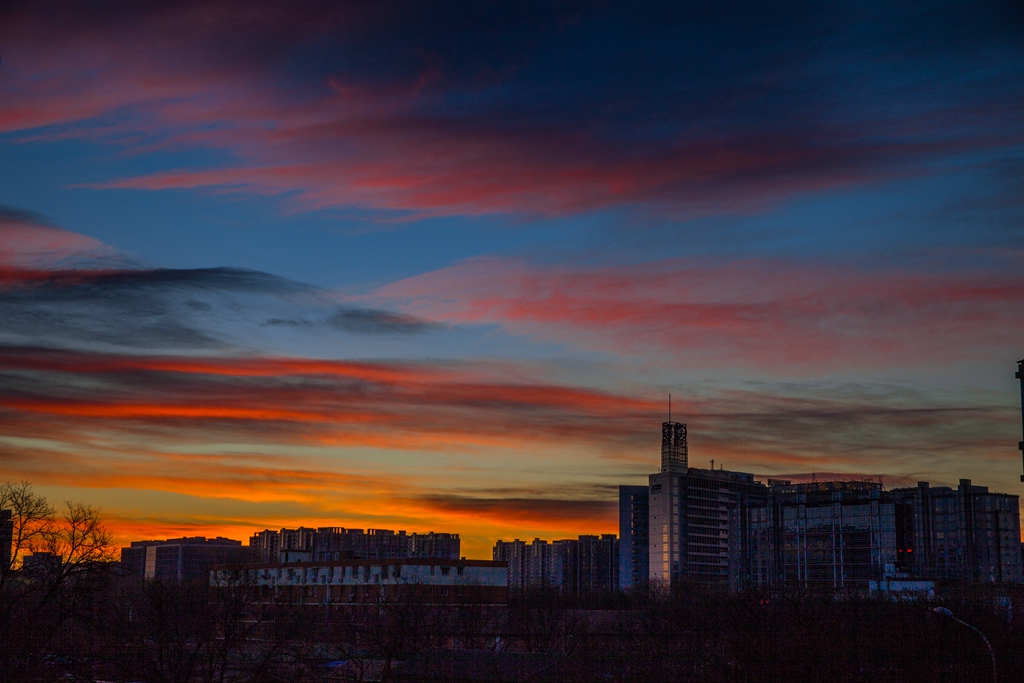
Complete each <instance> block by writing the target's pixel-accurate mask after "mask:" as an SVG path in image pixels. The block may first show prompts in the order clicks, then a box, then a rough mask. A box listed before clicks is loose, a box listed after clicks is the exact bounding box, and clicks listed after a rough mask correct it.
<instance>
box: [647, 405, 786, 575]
mask: <svg viewBox="0 0 1024 683" xmlns="http://www.w3.org/2000/svg"><path fill="white" fill-rule="evenodd" d="M661 435H662V438H661V472H659V473H658V474H652V475H651V476H650V489H649V522H648V533H649V560H648V561H649V563H650V564H649V576H650V579H651V580H652V581H654V582H656V583H662V584H666V585H671V584H674V583H678V582H680V581H687V582H689V581H694V582H700V583H713V584H722V585H728V586H732V587H733V588H737V587H741V586H742V585H744V584H745V583H746V582H747V581H748V580H749V575H750V553H749V552H748V550H747V547H746V544H747V542H748V539H749V533H748V529H749V524H750V508H751V507H752V506H754V505H763V504H764V503H765V501H766V500H767V492H768V490H767V488H766V487H765V486H764V484H761V483H759V482H756V481H754V475H752V474H747V473H745V472H731V471H728V470H723V469H718V470H715V469H707V470H705V469H699V468H695V467H689V466H688V447H687V443H686V425H683V424H679V423H677V422H666V423H664V424H663V425H662V427H661Z"/></svg>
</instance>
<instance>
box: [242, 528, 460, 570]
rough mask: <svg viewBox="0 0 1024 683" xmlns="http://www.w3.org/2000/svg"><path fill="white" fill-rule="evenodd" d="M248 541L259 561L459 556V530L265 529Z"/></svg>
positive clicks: (452, 558) (453, 558)
mask: <svg viewBox="0 0 1024 683" xmlns="http://www.w3.org/2000/svg"><path fill="white" fill-rule="evenodd" d="M249 545H250V546H252V547H253V548H254V549H255V552H256V554H257V557H258V558H259V561H260V562H266V563H273V562H294V561H315V562H323V561H337V560H352V559H357V560H361V559H366V560H378V559H393V558H404V557H420V558H441V559H451V560H457V559H459V556H460V555H459V553H460V550H461V541H460V540H459V535H458V534H448V533H437V532H433V531H431V532H428V533H424V534H421V533H413V534H407V533H406V532H405V531H397V532H396V531H392V530H390V529H367V530H365V531H364V530H363V529H346V528H344V527H319V528H317V529H311V528H306V527H299V528H298V529H281V530H280V531H274V530H272V529H265V530H264V531H260V532H258V533H256V534H253V536H252V538H250V539H249Z"/></svg>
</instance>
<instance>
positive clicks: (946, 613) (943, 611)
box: [934, 607, 999, 683]
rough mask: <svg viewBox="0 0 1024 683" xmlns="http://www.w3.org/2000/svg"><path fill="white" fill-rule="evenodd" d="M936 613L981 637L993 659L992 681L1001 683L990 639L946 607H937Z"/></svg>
mask: <svg viewBox="0 0 1024 683" xmlns="http://www.w3.org/2000/svg"><path fill="white" fill-rule="evenodd" d="M934 612H935V613H936V614H941V615H942V616H944V617H949V618H950V619H952V620H953V621H956V622H959V623H961V624H963V625H964V626H966V627H967V628H969V629H971V630H972V631H974V632H975V633H977V634H978V635H979V636H981V639H982V640H984V641H985V647H987V648H988V656H989V657H991V658H992V681H993V683H999V674H998V673H996V651H995V650H993V649H992V643H990V642H988V638H986V637H985V634H984V633H982V632H981V631H979V630H978V629H977V628H975V627H974V626H971V625H970V624H968V623H967V622H966V621H964V620H963V619H957V618H956V616H955V615H954V614H953V613H952V612H950V611H949V610H948V609H946V608H945V607H936V608H935V610H934Z"/></svg>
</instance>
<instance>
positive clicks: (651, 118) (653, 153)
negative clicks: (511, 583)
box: [0, 1, 1024, 558]
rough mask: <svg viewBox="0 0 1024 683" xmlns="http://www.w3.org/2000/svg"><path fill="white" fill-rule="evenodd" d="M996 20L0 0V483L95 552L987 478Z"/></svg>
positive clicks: (998, 279) (589, 522)
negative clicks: (98, 525)
mask: <svg viewBox="0 0 1024 683" xmlns="http://www.w3.org/2000/svg"><path fill="white" fill-rule="evenodd" d="M1022 37H1024V16H1022V14H1021V11H1020V9H1019V8H1016V7H1012V6H1011V5H1010V4H1009V3H1000V2H982V3H950V4H949V5H948V6H946V7H945V8H944V9H943V11H936V10H934V9H932V8H927V7H893V6H891V3H874V4H871V3H869V4H866V5H865V4H863V3H861V4H857V5H856V6H848V7H840V6H831V7H821V6H819V4H818V3H787V4H785V5H783V4H776V3H764V4H752V5H749V6H748V5H744V4H736V5H731V4H725V5H723V4H720V3H682V4H675V3H673V4H671V5H662V4H660V3H643V4H641V5H640V6H632V7H628V8H626V7H617V6H614V5H603V4H599V3H598V4H595V3H561V4H557V5H550V6H548V5H526V6H524V5H521V4H518V3H495V4H491V5H487V6H483V7H481V6H477V5H475V4H468V3H467V4H460V3H448V4H439V5H435V6H426V5H421V4H418V3H396V4H377V5H372V6H365V5H364V4H362V3H329V4H318V3H305V4H302V5H301V6H299V7H297V8H289V9H287V10H285V9H283V8H282V7H281V6H278V5H275V4H272V3H266V4H264V3H254V4H248V5H246V6H244V7H239V6H236V5H233V4H229V3H222V2H217V1H215V2H203V3H190V2H179V3H167V4H155V5H151V6H147V7H144V8H134V9H132V10H131V11H129V10H128V9H127V7H126V6H123V5H120V4H118V3H98V4H92V5H90V6H88V7H81V6H78V5H76V4H74V3H60V2H57V3H53V4H38V3H33V4H24V5H12V6H9V7H5V8H4V9H3V10H0V481H4V480H8V479H10V480H14V481H20V480H28V481H31V482H32V483H33V485H34V487H35V488H36V489H37V490H38V491H40V492H41V493H42V494H44V495H46V496H47V497H48V498H50V499H51V500H61V499H72V500H75V501H83V502H89V503H93V504H96V505H98V506H101V507H102V508H103V515H104V518H105V519H106V520H107V522H108V525H109V527H110V528H111V530H112V531H113V532H114V533H115V535H116V537H117V540H118V542H119V543H122V544H125V545H126V544H127V543H128V542H129V541H131V540H138V539H143V538H179V537H187V536H206V537H216V536H225V537H229V538H241V539H245V538H248V536H249V532H250V531H251V530H252V529H266V528H270V529H273V528H294V527H297V526H300V525H306V526H313V527H316V526H325V527H326V526H346V527H354V528H363V529H367V528H389V529H396V528H401V529H407V530H409V531H410V532H426V531H439V532H451V533H458V534H460V535H461V538H462V546H463V554H464V555H466V556H467V557H471V558H487V557H490V555H491V547H492V545H493V542H494V540H495V539H503V538H504V539H508V538H524V539H533V538H537V537H539V538H575V537H577V536H578V535H580V534H594V535H600V534H605V533H614V532H617V529H618V507H617V505H618V495H619V494H618V487H619V486H620V485H645V484H646V482H647V477H648V475H649V474H651V473H652V472H655V471H657V469H658V462H659V458H658V453H659V450H658V446H659V434H658V431H659V426H660V424H661V423H662V422H663V421H664V420H665V419H666V417H667V413H668V397H669V395H670V394H671V396H672V418H673V419H675V420H678V421H679V422H682V423H686V424H687V425H688V428H689V434H688V438H689V445H690V452H689V456H688V457H689V462H690V464H691V465H692V466H694V467H700V468H704V467H707V466H708V465H710V463H711V462H712V461H714V463H715V465H714V467H715V468H716V469H717V468H718V467H721V466H724V468H725V469H726V470H732V471H739V472H749V473H752V474H754V475H755V476H756V477H758V478H761V479H766V478H769V477H771V478H779V479H787V478H793V479H796V478H798V477H799V476H801V475H806V476H810V475H811V474H812V473H815V472H817V473H819V477H825V478H839V479H855V478H866V477H875V478H879V477H881V479H882V481H883V482H884V484H885V486H886V488H891V487H896V486H913V485H914V484H916V482H917V481H930V482H933V483H934V484H936V485H945V486H955V485H956V482H957V481H958V480H959V479H961V478H969V479H971V480H973V481H975V482H977V483H978V484H981V485H985V486H989V487H990V488H991V489H992V490H993V491H1002V492H1005V493H1009V494H1014V495H1020V494H1022V493H1024V482H1021V481H1020V480H1019V479H1020V477H1019V475H1020V472H1021V461H1020V457H1021V454H1020V451H1019V450H1018V448H1017V444H1018V442H1019V441H1020V440H1021V438H1022V435H1021V420H1020V411H1021V405H1020V401H1021V399H1020V396H1021V394H1020V388H1019V387H1018V384H1017V381H1016V379H1015V378H1014V371H1015V370H1016V362H1017V359H1019V358H1021V357H1022V356H1024V346H1022V340H1024V316H1021V315H1020V313H1019V308H1020V304H1021V303H1022V302H1024V203H1022V202H1021V196H1022V195H1021V191H1020V190H1021V187H1020V178H1021V168H1022V161H1024V121H1022V119H1021V117H1020V115H1019V108H1020V102H1021V101H1024V40H1022V39H1021V38H1022Z"/></svg>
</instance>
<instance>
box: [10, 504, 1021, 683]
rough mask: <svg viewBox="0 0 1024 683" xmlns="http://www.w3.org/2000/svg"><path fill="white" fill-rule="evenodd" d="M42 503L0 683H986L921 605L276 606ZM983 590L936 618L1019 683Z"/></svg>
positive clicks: (1008, 626)
mask: <svg viewBox="0 0 1024 683" xmlns="http://www.w3.org/2000/svg"><path fill="white" fill-rule="evenodd" d="M18 486H24V485H18ZM7 493H8V494H9V493H10V485H8V489H7ZM21 493H22V494H26V493H27V494H30V496H29V497H30V499H31V496H32V495H34V494H31V490H30V489H29V488H23V489H22V490H21ZM3 495H4V489H3V488H2V487H0V503H3V502H4V499H3V497H2V496H3ZM8 498H9V496H8ZM35 498H36V499H38V497H35ZM35 502H37V503H38V502H39V501H38V500H35ZM43 503H44V505H43V506H41V507H40V506H37V507H36V508H35V509H36V512H37V514H36V515H35V517H36V522H34V524H35V526H34V527H33V526H32V525H28V527H26V533H31V534H34V535H31V537H30V538H29V539H28V540H24V538H23V540H22V542H21V543H22V544H21V546H17V544H16V545H15V547H16V548H17V547H21V548H29V547H33V548H35V549H36V550H37V552H39V553H40V554H42V553H49V554H50V556H51V560H50V561H48V562H44V563H38V564H36V565H35V566H29V567H27V568H26V566H25V563H24V562H23V560H24V557H25V555H24V554H21V555H18V556H17V557H12V560H11V562H10V563H9V566H7V567H5V568H4V569H3V576H2V577H0V579H2V581H0V610H2V612H0V616H2V624H0V627H2V633H0V681H3V682H4V683H22V682H42V681H46V682H52V681H83V682H84V681H90V682H92V681H112V682H118V683H128V682H143V683H233V682H242V681H246V682H253V683H285V682H287V683H321V682H323V683H326V682H328V681H345V680H350V681H359V680H364V681H370V680H379V681H479V680H494V681H581V682H582V681H593V682H598V681H644V682H651V683H653V682H655V681H658V682H661V681H684V682H685V681H694V682H696V681H701V682H702V683H707V682H714V681H749V682H762V681H763V682H765V683H769V682H773V683H774V682H778V683H782V682H786V683H790V682H800V681H882V682H886V681H891V682H893V683H896V682H913V681H987V680H992V670H991V661H990V659H989V655H988V651H987V649H986V647H985V644H984V643H983V641H982V640H981V638H980V637H979V636H978V635H977V634H976V633H974V632H973V631H971V630H970V629H968V628H966V627H964V626H962V625H960V624H959V623H957V622H956V621H954V620H952V619H950V618H948V617H945V616H942V615H938V614H935V613H934V612H933V608H934V607H935V606H936V604H938V603H913V602H903V603H900V602H892V601H885V600H869V599H864V598H861V597H857V596H853V595H842V596H837V595H833V594H831V593H827V592H814V591H789V592H782V593H774V594H767V593H765V594H759V593H748V592H744V593H740V594H729V593H726V592H722V591H718V590H715V589H713V588H710V587H707V586H701V585H697V584H694V585H685V584H684V585H682V586H678V587H676V588H675V589H674V590H671V591H668V590H659V589H653V590H645V591H636V592H632V593H628V594H617V593H607V594H591V595H586V596H572V595H565V594H561V593H557V592H548V591H541V590H538V591H528V592H522V593H514V594H513V595H512V596H511V597H510V600H509V603H508V604H507V605H500V606H495V605H483V604H475V603H473V602H470V601H468V600H464V599H460V598H459V597H458V596H457V595H453V596H452V597H451V598H450V599H448V600H446V601H444V602H439V601H438V598H437V597H436V596H432V595H431V594H430V593H429V591H427V590H418V587H417V586H408V590H405V591H403V593H402V597H401V599H400V600H397V601H389V602H381V603H378V604H370V605H362V606H359V607H346V606H341V607H339V606H337V605H324V604H315V605H311V604H290V603H289V604H282V603H279V602H274V601H273V599H272V594H271V593H269V592H268V591H267V589H265V588H262V589H261V588H258V587H255V586H250V585H246V582H245V581H244V580H242V579H240V580H239V581H237V582H234V583H232V584H231V585H227V586H222V587H214V586H211V585H209V582H205V581H200V582H191V583H189V582H186V583H182V584H178V583H170V582H160V581H142V580H140V579H139V578H138V577H137V576H134V575H127V574H125V573H123V572H121V571H119V569H118V565H117V564H116V563H115V562H113V561H112V557H113V553H112V550H113V548H112V546H111V545H110V538H109V536H107V535H105V533H104V532H103V529H102V525H101V524H100V523H99V519H98V515H97V514H96V511H95V510H92V509H91V508H87V507H82V506H79V507H78V508H77V510H78V514H77V516H76V515H75V514H74V513H73V510H74V509H75V508H74V506H73V505H69V506H68V508H69V511H71V512H69V513H67V514H64V515H57V514H56V513H55V512H54V510H53V509H52V508H49V507H48V506H47V505H45V501H43ZM6 504H7V506H8V507H11V502H10V500H7V501H6ZM85 513H88V514H85ZM85 529H88V530H89V531H88V533H82V532H83V530H85ZM24 536H25V534H22V537H24ZM83 538H88V539H89V540H86V541H83V540H82V539H83ZM69 539H71V541H69ZM74 539H78V541H74ZM85 546H89V547H90V548H91V550H89V551H88V552H85V551H83V550H82V548H83V547H85ZM44 547H45V548H48V550H41V549H42V548H44ZM75 548H79V550H77V551H75V550H74V549H75ZM75 552H77V554H74V553H75ZM69 553H70V554H69ZM43 556H44V557H47V555H43ZM240 576H245V573H241V574H240ZM997 593H998V596H999V597H1005V596H1006V595H1007V590H1006V589H1001V590H1000V591H996V592H993V591H992V590H991V589H990V588H982V587H963V588H962V589H961V590H959V591H956V592H951V593H949V594H947V596H946V597H945V599H944V600H943V602H942V604H943V605H944V606H946V607H948V608H949V609H951V610H952V611H953V612H954V613H955V614H956V616H957V617H959V618H960V619H963V620H964V621H967V622H969V623H971V624H973V625H974V626H976V627H977V628H979V629H980V630H981V631H982V632H984V633H985V634H986V635H987V636H988V638H989V639H990V641H991V643H992V645H993V648H994V649H995V652H996V655H997V661H998V666H999V680H1000V681H1018V680H1021V679H1022V675H1021V674H1022V671H1024V666H1022V656H1024V617H1021V616H1020V614H1021V613H1020V605H1019V600H1020V599H1021V598H1022V596H1020V595H1016V596H1011V597H1012V599H1013V600H1014V603H1013V606H1012V607H1010V606H1008V605H1007V604H1006V602H1005V601H1003V600H996V598H997ZM1015 610H1016V611H1015ZM1014 614H1016V615H1017V616H1018V618H1012V617H1013V616H1014Z"/></svg>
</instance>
